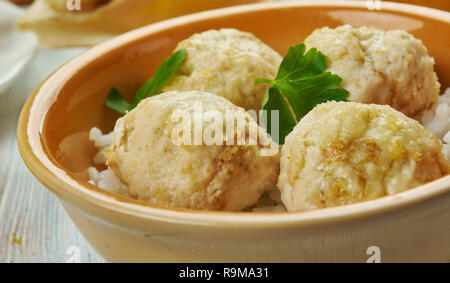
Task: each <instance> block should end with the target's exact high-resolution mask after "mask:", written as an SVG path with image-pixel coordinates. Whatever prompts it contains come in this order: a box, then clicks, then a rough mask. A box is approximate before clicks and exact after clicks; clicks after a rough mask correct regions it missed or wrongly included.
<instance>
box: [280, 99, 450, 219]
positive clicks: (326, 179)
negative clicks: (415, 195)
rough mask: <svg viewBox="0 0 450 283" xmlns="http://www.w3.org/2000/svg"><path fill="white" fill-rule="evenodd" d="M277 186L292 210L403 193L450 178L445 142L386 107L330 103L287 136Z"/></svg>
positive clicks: (287, 205) (308, 116) (320, 108)
mask: <svg viewBox="0 0 450 283" xmlns="http://www.w3.org/2000/svg"><path fill="white" fill-rule="evenodd" d="M280 170H281V171H280V177H279V181H278V186H279V189H280V191H281V198H282V200H283V203H284V204H285V206H286V208H287V209H288V210H290V211H296V210H310V209H316V208H325V207H332V206H340V205H346V204H351V203H356V202H361V201H367V200H372V199H375V198H378V197H382V196H386V195H392V194H395V193H399V192H402V191H405V190H408V189H411V188H414V187H417V186H420V185H422V184H424V183H427V182H430V181H433V180H435V179H437V178H440V177H442V176H444V175H446V174H448V173H449V164H448V163H447V160H446V159H445V157H444V156H443V154H442V145H441V144H440V143H439V141H438V139H437V138H436V137H435V136H433V134H431V133H430V132H429V131H428V130H427V129H425V128H424V127H423V126H422V125H420V124H419V123H418V122H417V121H415V120H413V119H411V118H408V117H406V116H405V115H404V114H402V113H400V112H398V111H396V110H394V109H393V108H391V107H390V106H387V105H376V104H362V103H355V102H328V103H324V104H321V105H319V106H317V107H315V108H314V109H313V110H312V111H311V112H309V113H308V114H307V115H306V116H305V117H304V118H303V119H302V120H301V121H300V123H299V124H297V126H296V127H295V128H294V130H293V131H292V132H291V133H290V134H289V135H288V136H287V138H286V142H285V144H284V146H283V148H282V150H281V169H280Z"/></svg>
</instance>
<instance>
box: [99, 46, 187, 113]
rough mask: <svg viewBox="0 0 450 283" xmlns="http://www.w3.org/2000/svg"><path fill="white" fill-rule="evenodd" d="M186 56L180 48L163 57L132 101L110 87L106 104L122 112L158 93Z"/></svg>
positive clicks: (184, 51) (184, 50)
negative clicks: (152, 74)
mask: <svg viewBox="0 0 450 283" xmlns="http://www.w3.org/2000/svg"><path fill="white" fill-rule="evenodd" d="M185 58H186V49H180V50H178V51H176V52H175V53H173V54H172V56H170V57H169V58H167V59H165V60H164V61H163V62H162V64H161V65H160V66H159V67H158V69H156V72H155V75H154V76H153V78H151V79H150V80H148V81H147V82H146V83H145V84H144V85H143V86H142V87H141V88H140V89H139V90H138V92H137V94H136V97H135V98H134V101H133V103H128V101H126V100H125V98H124V96H123V95H122V94H121V93H120V92H119V91H118V90H117V89H116V88H112V89H111V91H110V92H109V94H108V98H107V99H106V105H107V106H108V107H109V108H111V109H113V110H115V111H117V112H120V113H122V114H126V113H127V112H128V111H131V110H133V109H134V108H135V107H136V106H137V105H138V104H139V102H141V100H143V99H144V98H147V97H151V96H154V95H156V94H158V93H159V90H160V89H161V88H162V87H163V86H164V84H165V83H167V81H168V80H169V79H170V78H171V77H172V76H173V75H174V74H175V72H176V71H177V70H178V68H180V66H181V64H182V63H183V61H184V59H185Z"/></svg>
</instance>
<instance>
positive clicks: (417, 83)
mask: <svg viewBox="0 0 450 283" xmlns="http://www.w3.org/2000/svg"><path fill="white" fill-rule="evenodd" d="M305 44H306V45H307V46H308V47H309V48H311V47H316V48H317V49H318V50H319V51H321V52H322V53H323V54H324V55H325V56H326V57H327V63H328V71H331V72H332V73H335V74H338V75H339V76H340V77H342V79H343V82H342V87H343V88H345V89H347V90H348V91H349V92H350V95H349V100H351V101H355V102H363V103H376V104H388V105H391V106H392V107H394V108H395V109H397V110H399V111H401V112H403V113H404V114H406V115H408V116H409V117H412V118H417V119H418V118H420V117H421V115H422V114H423V112H424V111H425V110H427V109H431V108H432V107H433V105H434V104H435V103H436V102H437V99H438V96H439V88H440V85H439V82H438V81H437V76H436V73H435V72H434V59H433V58H432V57H430V56H428V51H427V48H426V47H425V46H424V45H423V43H422V41H420V40H418V39H416V38H414V36H412V35H411V34H409V33H407V32H406V31H402V30H392V31H383V30H380V29H377V28H374V27H360V28H354V27H352V26H350V25H344V26H340V27H337V28H335V29H331V28H328V27H325V28H321V29H317V30H315V31H314V32H313V33H312V34H311V35H309V36H308V37H307V38H306V40H305Z"/></svg>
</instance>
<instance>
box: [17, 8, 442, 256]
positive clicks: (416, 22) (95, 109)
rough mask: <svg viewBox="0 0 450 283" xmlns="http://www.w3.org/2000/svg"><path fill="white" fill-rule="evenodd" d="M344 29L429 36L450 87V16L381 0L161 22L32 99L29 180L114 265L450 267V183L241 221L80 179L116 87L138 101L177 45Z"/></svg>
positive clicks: (115, 42) (68, 70)
mask: <svg viewBox="0 0 450 283" xmlns="http://www.w3.org/2000/svg"><path fill="white" fill-rule="evenodd" d="M344 23H350V24H353V25H356V26H359V25H375V26H378V27H381V28H385V29H395V28H401V29H404V30H407V31H409V32H410V33H412V34H414V35H415V36H416V37H418V38H420V39H422V40H423V41H424V43H425V45H426V46H427V47H428V49H429V52H430V54H431V55H432V56H434V58H435V59H436V62H437V65H436V70H437V73H438V76H439V78H440V82H441V83H442V85H443V88H447V87H449V86H450V53H449V52H448V48H449V46H450V38H449V37H448V36H446V35H447V34H448V33H449V32H450V14H449V13H446V12H443V11H438V10H432V9H428V8H423V7H417V6H411V5H402V4H393V3H387V2H384V1H383V6H382V11H377V12H370V11H368V10H367V9H366V6H365V3H362V2H335V1H333V2H323V3H322V2H321V3H318V2H313V1H310V2H294V3H270V4H257V5H248V6H240V7H232V8H226V9H220V10H214V11H208V12H203V13H199V14H195V15H189V16H184V17H180V18H175V19H171V20H168V21H164V22H160V23H156V24H153V25H150V26H147V27H144V28H140V29H137V30H134V31H131V32H129V33H126V34H123V35H121V36H119V37H116V38H114V39H112V40H109V41H107V42H105V43H102V44H100V45H98V46H95V47H93V48H91V49H89V50H88V51H86V52H85V53H83V54H81V55H80V56H78V57H76V58H75V59H73V60H71V61H70V62H68V63H66V64H65V65H64V66H62V67H61V68H60V69H59V70H57V71H56V72H55V73H54V74H52V75H51V76H50V77H49V78H48V79H47V80H46V81H44V82H43V83H42V84H41V85H40V87H39V88H38V89H37V90H36V91H35V92H34V94H33V95H32V96H31V97H30V98H29V100H28V101H27V103H26V105H25V106H24V108H23V110H22V113H21V116H20V120H19V127H18V136H17V140H18V144H19V149H20V152H21V154H22V157H23V159H24V161H25V163H26V164H27V166H28V167H29V169H30V170H31V172H32V173H33V174H34V175H35V176H36V177H37V178H38V179H39V180H40V181H41V182H42V183H43V184H44V185H45V186H46V187H47V188H48V189H49V190H50V191H52V192H53V193H54V194H56V195H57V196H58V197H59V198H60V200H61V202H62V204H63V206H64V207H65V209H66V211H67V213H68V214H69V215H70V217H71V219H72V220H73V222H74V223H75V224H76V225H77V227H78V228H79V230H80V231H81V233H82V234H83V235H84V236H85V237H86V239H87V240H88V241H89V242H90V243H91V245H92V246H93V247H94V248H95V249H96V250H97V251H98V252H99V253H100V254H101V255H102V256H103V257H105V259H106V260H108V261H113V262H130V261H131V262H136V261H137V262H142V261H146V262H174V261H177V262H179V261H183V262H203V261H208V262H211V261H212V262H221V261H225V262H236V261H240V262H242V261H251V262H266V261H269V262H273V261H284V262H292V261H356V262H364V261H366V260H367V259H368V258H369V255H367V254H366V251H367V249H368V247H369V246H377V247H379V248H380V250H381V260H382V261H440V262H442V261H449V260H450V237H449V236H450V225H448V224H449V222H448V219H450V176H447V177H444V178H441V179H439V180H436V181H434V182H431V183H428V184H426V185H424V186H421V187H419V188H415V189H412V190H409V191H406V192H403V193H400V194H397V195H392V196H387V197H383V198H380V199H377V200H373V201H368V202H364V203H359V204H353V205H348V206H342V207H335V208H327V209H321V210H315V211H308V212H286V213H244V212H211V211H196V210H187V209H175V208H167V207H162V206H158V205H153V204H148V203H143V202H139V201H136V200H132V199H128V198H125V197H121V196H118V195H114V194H111V193H108V192H105V191H103V190H101V189H98V188H96V187H94V186H92V185H90V184H89V183H88V182H87V181H86V176H85V174H84V173H83V170H85V169H86V168H87V167H88V166H90V165H92V161H91V160H92V157H93V155H94V153H95V149H94V148H93V147H92V145H91V144H90V143H89V141H88V138H87V132H88V130H89V129H90V128H91V127H93V126H97V127H100V128H101V129H102V130H103V131H110V130H112V128H113V125H114V122H115V119H117V117H118V116H117V115H116V114H114V113H113V112H112V111H111V110H109V109H107V108H106V107H105V104H104V101H105V98H106V95H107V93H108V91H109V89H110V88H111V86H116V87H119V88H120V89H121V90H124V91H125V92H127V95H132V94H133V93H134V92H135V91H136V90H137V88H138V87H139V86H140V85H141V84H142V83H143V82H144V81H145V80H146V79H147V78H148V77H149V76H150V75H151V74H152V72H154V70H155V68H156V67H157V65H158V64H159V63H160V62H161V61H162V60H163V58H165V57H166V56H168V55H169V54H170V53H171V51H172V50H173V48H174V47H175V45H176V44H177V42H178V41H180V40H182V39H184V38H186V37H188V36H189V35H191V34H192V33H194V32H201V31H204V30H207V29H212V28H223V27H232V28H238V29H241V30H244V31H249V32H252V33H254V34H255V35H256V36H257V37H259V38H260V39H261V40H263V41H264V42H265V43H267V44H269V45H270V46H272V47H273V48H274V49H276V50H277V51H279V52H280V53H281V54H285V53H286V51H287V49H288V48H289V46H291V45H294V44H297V43H299V42H302V41H303V39H304V38H305V36H306V35H307V34H309V33H310V32H311V31H313V30H314V29H315V28H318V27H322V26H325V25H328V26H338V25H342V24H344Z"/></svg>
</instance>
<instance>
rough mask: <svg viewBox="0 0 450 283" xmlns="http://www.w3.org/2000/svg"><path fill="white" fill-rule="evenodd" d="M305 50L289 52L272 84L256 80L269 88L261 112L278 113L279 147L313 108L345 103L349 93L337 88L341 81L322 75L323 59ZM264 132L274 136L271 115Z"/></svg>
mask: <svg viewBox="0 0 450 283" xmlns="http://www.w3.org/2000/svg"><path fill="white" fill-rule="evenodd" d="M305 51H306V46H305V45H304V44H299V45H296V46H294V47H291V48H290V49H289V52H288V53H287V55H286V57H284V59H283V61H282V62H281V65H280V68H279V69H278V74H277V77H276V78H275V79H274V80H269V79H258V80H256V81H255V84H258V83H268V84H270V85H271V87H270V88H269V89H268V91H267V93H266V97H265V99H264V103H263V107H262V108H263V110H267V112H270V110H279V111H280V114H279V121H280V125H279V133H280V137H279V139H280V144H283V143H284V140H285V138H286V136H287V135H288V134H289V133H290V132H291V131H292V129H293V128H294V127H295V125H296V124H297V123H298V121H300V120H301V119H302V118H303V117H304V116H305V115H306V114H308V112H309V111H311V110H312V109H313V108H314V107H315V106H316V105H318V104H320V103H323V102H327V101H330V100H334V101H345V100H346V98H347V97H348V91H347V90H345V89H342V88H339V86H340V84H341V83H342V79H341V78H340V77H339V76H338V75H335V74H332V73H330V72H325V70H326V68H327V62H326V57H325V56H324V55H323V54H322V53H320V52H319V51H317V49H315V48H312V49H310V50H309V51H308V52H306V54H305ZM267 117H268V119H267V120H266V121H264V122H265V125H266V129H267V131H268V132H269V133H270V134H271V135H273V133H272V128H271V126H270V125H271V115H269V114H267Z"/></svg>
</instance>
